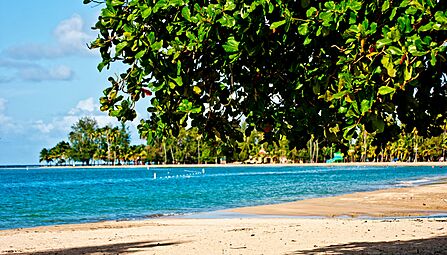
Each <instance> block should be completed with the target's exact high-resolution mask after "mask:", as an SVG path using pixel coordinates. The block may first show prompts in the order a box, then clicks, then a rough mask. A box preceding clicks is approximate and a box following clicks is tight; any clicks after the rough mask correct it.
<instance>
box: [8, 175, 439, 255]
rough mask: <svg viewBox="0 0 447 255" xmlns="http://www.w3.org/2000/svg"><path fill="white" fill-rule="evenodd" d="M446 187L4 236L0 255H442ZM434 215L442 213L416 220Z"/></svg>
mask: <svg viewBox="0 0 447 255" xmlns="http://www.w3.org/2000/svg"><path fill="white" fill-rule="evenodd" d="M446 189H447V183H446V182H445V180H441V181H440V182H438V183H434V184H429V185H422V186H415V187H408V188H397V189H385V190H378V191H373V192H359V193H353V194H348V195H342V196H336V197H327V198H321V199H308V200H303V201H298V202H292V203H285V204H277V205H267V206H258V207H246V208H237V209H232V210H230V211H232V212H238V213H250V214H249V215H250V217H238V216H235V217H231V218H202V219H201V218H194V219H185V218H181V217H164V218H154V219H147V220H138V221H106V222H96V223H85V224H67V225H57V226H45V227H36V228H29V229H27V228H25V229H9V230H2V231H0V240H1V241H0V253H1V254H3V253H8V254H49V253H50V254H81V253H87V254H90V253H102V254H112V253H115V254H116V253H119V254H147V253H148V252H152V253H156V254H178V253H182V254H222V253H223V254H258V253H263V254H306V253H325V252H329V253H330V252H341V251H343V252H346V253H343V254H355V252H356V251H357V252H358V249H361V250H362V251H363V252H364V253H362V254H370V253H372V254H378V253H388V254H389V253H402V252H403V251H405V253H406V254H416V253H417V252H419V251H424V252H425V254H436V252H438V253H439V254H441V253H442V252H441V251H445V250H446V248H447V238H446V235H447V229H446V228H445V222H446V221H447V216H446V213H447V196H446V193H445V190H446ZM272 213H273V214H274V215H270V216H268V218H265V217H258V216H256V215H262V214H272ZM253 214H254V216H253ZM437 214H442V215H438V216H436V217H428V218H426V217H422V218H421V217H418V216H426V215H437ZM236 215H237V214H236ZM292 215H293V216H305V217H304V218H303V217H298V218H297V217H290V216H292ZM283 216H289V217H285V218H284V217H283ZM313 216H319V217H318V218H315V217H313ZM360 216H370V217H377V218H364V217H360ZM406 216H413V217H406ZM320 217H322V218H320ZM340 233H343V235H340ZM372 240H373V241H372ZM440 252H441V253H440Z"/></svg>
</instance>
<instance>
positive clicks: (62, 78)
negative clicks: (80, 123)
mask: <svg viewBox="0 0 447 255" xmlns="http://www.w3.org/2000/svg"><path fill="white" fill-rule="evenodd" d="M100 9H101V6H97V7H93V6H92V5H83V4H82V0H63V1H62V0H46V1H44V2H42V1H8V2H5V3H4V4H3V5H2V8H1V9H0V31H1V33H2V34H1V36H0V165H16V164H21V165H22V164H38V163H39V152H40V151H41V150H42V148H51V147H53V146H54V145H56V143H57V142H59V141H62V140H67V139H68V133H69V132H70V129H71V126H72V125H73V124H74V123H75V122H76V121H77V120H78V119H79V118H81V117H84V116H89V117H93V118H95V119H96V120H97V122H98V124H99V126H105V125H107V124H112V125H116V124H117V122H116V120H115V119H113V118H111V117H108V116H107V113H102V112H100V111H99V97H100V96H101V95H102V91H103V90H104V89H105V88H106V87H107V85H108V82H107V77H108V76H110V75H114V74H115V73H116V72H117V70H118V69H115V70H113V68H114V67H113V66H112V68H111V70H105V71H103V72H101V73H100V72H99V71H98V70H97V68H96V67H97V65H98V63H99V62H101V60H100V56H99V53H98V52H97V51H92V50H89V49H88V47H87V43H88V42H90V41H92V40H93V39H94V38H96V31H94V30H92V29H91V27H92V26H93V25H94V24H95V22H96V20H97V17H98V15H99V13H100ZM115 68H118V67H115ZM121 68H123V67H121ZM139 112H142V111H139ZM139 117H140V116H139ZM143 117H144V116H143ZM137 122H138V121H135V123H129V126H130V127H129V129H130V130H131V136H132V142H133V143H141V142H142V141H140V140H139V139H138V134H137V132H136V130H135V125H136V123H137Z"/></svg>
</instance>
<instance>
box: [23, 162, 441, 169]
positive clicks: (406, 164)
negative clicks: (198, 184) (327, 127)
mask: <svg viewBox="0 0 447 255" xmlns="http://www.w3.org/2000/svg"><path fill="white" fill-rule="evenodd" d="M343 166H349V167H352V166H358V167H368V166H377V167H418V166H432V167H447V162H438V161H434V162H344V163H341V162H340V163H285V164H281V163H264V164H243V163H241V162H236V163H225V164H160V165H115V166H113V165H90V166H82V165H75V166H72V165H66V166H52V165H51V166H47V165H40V166H36V167H38V168H56V169H57V168H75V169H76V168H79V169H82V168H145V167H146V168H148V169H157V168H215V167H343ZM22 167H26V166H22Z"/></svg>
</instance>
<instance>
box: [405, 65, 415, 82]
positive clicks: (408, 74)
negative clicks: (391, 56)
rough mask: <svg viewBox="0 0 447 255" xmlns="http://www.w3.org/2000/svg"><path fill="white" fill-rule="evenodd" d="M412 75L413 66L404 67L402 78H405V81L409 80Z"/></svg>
mask: <svg viewBox="0 0 447 255" xmlns="http://www.w3.org/2000/svg"><path fill="white" fill-rule="evenodd" d="M412 76H413V67H412V66H410V68H409V69H407V68H405V71H404V79H405V81H408V80H410V79H411V78H412Z"/></svg>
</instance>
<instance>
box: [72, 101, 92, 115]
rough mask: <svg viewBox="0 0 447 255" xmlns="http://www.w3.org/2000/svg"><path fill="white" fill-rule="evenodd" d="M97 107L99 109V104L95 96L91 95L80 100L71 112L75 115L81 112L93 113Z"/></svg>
mask: <svg viewBox="0 0 447 255" xmlns="http://www.w3.org/2000/svg"><path fill="white" fill-rule="evenodd" d="M97 109H99V104H97V103H96V104H95V102H94V101H93V97H89V98H87V99H85V100H81V101H79V102H78V104H77V105H76V107H75V108H73V109H71V110H70V111H69V114H70V115H75V114H77V113H81V112H88V113H91V112H93V111H95V110H97Z"/></svg>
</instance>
